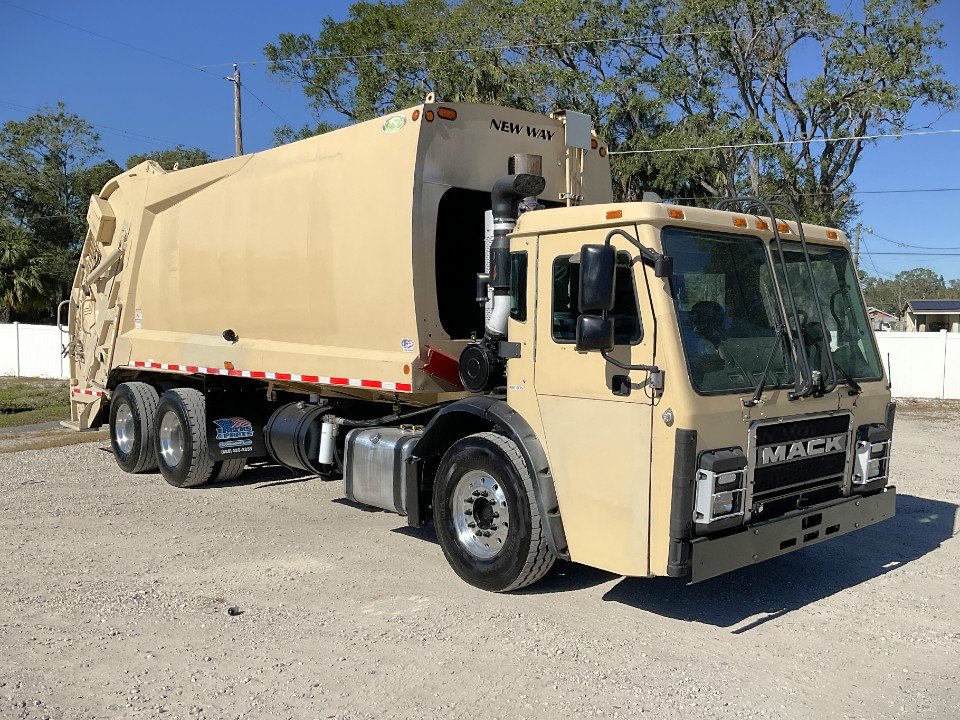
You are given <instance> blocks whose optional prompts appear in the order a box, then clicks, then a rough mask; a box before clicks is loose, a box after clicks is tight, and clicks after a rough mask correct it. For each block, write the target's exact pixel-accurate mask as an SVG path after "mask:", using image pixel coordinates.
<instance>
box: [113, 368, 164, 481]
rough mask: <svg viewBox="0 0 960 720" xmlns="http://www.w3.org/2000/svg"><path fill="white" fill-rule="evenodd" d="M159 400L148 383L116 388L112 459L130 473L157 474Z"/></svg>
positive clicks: (126, 384) (134, 383) (114, 395)
mask: <svg viewBox="0 0 960 720" xmlns="http://www.w3.org/2000/svg"><path fill="white" fill-rule="evenodd" d="M159 402H160V396H159V394H158V393H157V391H156V390H154V389H153V387H151V386H150V385H147V384H146V383H139V382H129V383H122V384H121V385H118V386H117V389H116V390H114V392H113V397H112V398H111V399H110V445H111V447H112V448H113V456H114V457H115V458H116V460H117V465H119V466H120V467H121V468H122V469H123V470H125V471H126V472H128V473H140V472H148V471H150V470H156V468H157V456H156V452H155V445H154V442H153V431H154V425H155V424H156V418H157V404H158V403H159Z"/></svg>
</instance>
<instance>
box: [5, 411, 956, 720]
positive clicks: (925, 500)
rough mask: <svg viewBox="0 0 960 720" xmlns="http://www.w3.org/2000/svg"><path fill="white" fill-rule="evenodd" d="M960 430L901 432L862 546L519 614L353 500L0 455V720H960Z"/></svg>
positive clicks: (272, 475)
mask: <svg viewBox="0 0 960 720" xmlns="http://www.w3.org/2000/svg"><path fill="white" fill-rule="evenodd" d="M934 410H936V408H934ZM958 432H960V412H957V411H956V410H954V409H952V408H951V409H950V410H949V411H947V412H944V411H943V410H942V409H940V410H936V411H931V410H930V408H929V407H926V406H920V407H917V408H913V409H911V410H908V411H907V412H904V413H901V414H900V416H899V417H898V421H897V436H896V439H895V445H894V453H895V461H894V466H895V467H894V475H895V478H896V481H897V485H898V487H899V492H900V498H899V505H898V515H897V517H896V518H895V519H893V520H890V521H888V522H886V523H882V524H880V525H877V526H874V527H871V528H867V529H865V530H862V531H860V532H859V533H854V534H852V535H848V536H845V537H842V538H839V539H837V540H834V541H832V542H828V543H823V544H820V545H817V546H815V547H811V548H807V549H805V550H801V551H798V552H796V553H793V554H792V555H789V556H786V557H782V558H779V559H777V560H773V561H770V562H767V563H764V564H761V565H758V566H756V567H753V568H748V569H745V570H741V571H738V572H735V573H732V574H729V575H727V576H723V577H720V578H716V579H714V580H712V581H708V582H706V583H702V584H700V585H696V586H692V587H687V586H684V585H683V584H682V583H681V582H678V581H674V580H669V579H655V580H644V579H624V578H621V577H617V576H613V575H610V574H607V573H603V572H598V571H595V570H591V569H588V568H584V567H580V566H576V565H569V564H558V565H557V566H556V567H555V568H554V570H553V571H552V572H551V574H550V575H549V576H548V577H547V578H546V580H545V581H544V582H542V583H540V584H539V585H537V586H535V587H534V588H532V589H530V591H527V592H521V593H515V594H510V595H493V594H488V593H484V592H481V591H479V590H475V589H473V588H471V587H469V586H467V585H465V584H464V583H462V582H460V581H459V580H458V579H457V578H456V576H455V575H454V574H453V572H452V571H451V570H450V569H449V568H448V567H447V566H446V564H445V562H444V559H443V556H442V554H441V551H440V548H439V546H438V545H437V544H436V541H435V538H434V537H433V535H432V534H431V533H430V532H429V531H412V530H409V529H408V528H406V526H405V525H404V522H403V520H402V519H401V518H399V517H397V516H395V515H390V514H386V513H381V512H371V511H365V510H363V509H361V508H358V507H356V506H353V505H351V504H349V503H346V502H344V501H342V500H341V499H340V497H341V491H340V487H339V484H337V483H325V482H321V481H318V480H315V479H310V478H302V477H297V476H295V475H292V474H290V473H289V472H288V471H285V470H282V469H278V468H271V467H257V468H250V469H248V470H247V471H246V472H245V473H244V475H243V476H242V477H241V479H240V481H238V482H235V483H231V484H228V485H225V486H223V485H221V486H213V487H210V488H201V489H197V490H177V489H175V488H172V487H170V486H168V485H166V484H165V483H164V482H163V481H162V480H161V479H160V477H159V476H158V475H143V476H129V475H124V474H123V473H121V472H120V470H119V469H118V468H117V467H116V465H115V464H114V461H113V458H112V457H111V455H110V454H109V453H108V452H104V451H103V450H102V445H103V443H88V444H83V445H76V446H73V447H60V448H52V449H44V450H28V451H24V452H13V453H9V454H0V491H2V494H0V717H3V718H159V717H163V718H208V719H209V720H215V719H216V720H220V719H224V718H241V717H247V718H378V719H380V718H392V717H398V718H399V717H424V718H434V717H440V716H444V717H449V718H459V717H464V718H467V717H469V718H477V717H492V718H531V717H545V718H555V717H558V716H562V715H570V716H576V717H581V716H602V717H614V718H616V717H623V718H628V717H629V718H636V717H641V716H643V715H644V714H646V715H647V716H649V717H651V718H683V719H684V720H688V719H689V718H690V717H691V716H693V717H704V718H710V717H735V718H753V717H770V718H803V719H804V720H806V719H807V718H813V717H817V718H823V717H851V718H853V717H856V718H890V717H922V718H947V717H956V707H957V705H958V702H960V690H958V681H960V620H958V617H960V593H958V591H957V590H958V582H957V577H958V575H960V543H958V538H957V534H958V533H957V530H958V513H957V507H958V504H960V485H958V483H957V481H956V478H955V476H954V474H953V469H954V468H955V467H957V465H960V451H958V448H957V443H956V438H957V437H958ZM230 606H238V607H239V608H241V609H242V614H239V615H236V616H230V615H228V613H227V609H228V608H229V607H230Z"/></svg>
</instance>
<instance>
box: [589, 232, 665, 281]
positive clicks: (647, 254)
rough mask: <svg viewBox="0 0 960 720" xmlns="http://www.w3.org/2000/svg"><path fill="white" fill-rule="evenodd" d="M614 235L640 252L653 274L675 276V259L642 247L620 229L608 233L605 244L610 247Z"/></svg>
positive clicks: (631, 236)
mask: <svg viewBox="0 0 960 720" xmlns="http://www.w3.org/2000/svg"><path fill="white" fill-rule="evenodd" d="M614 235H620V236H621V237H623V238H625V239H626V240H628V241H629V242H630V244H631V245H633V246H634V247H635V248H637V250H639V251H640V257H641V258H642V259H643V262H644V264H645V265H649V266H650V267H652V268H653V271H654V272H653V274H654V275H656V276H657V277H658V278H659V277H670V276H671V275H673V258H672V257H669V256H668V255H662V254H660V253H658V252H657V251H656V250H651V249H650V248H648V247H646V246H645V245H641V244H640V241H639V240H637V239H636V238H635V237H634V236H633V235H631V234H630V233H628V232H626V231H625V230H621V229H620V228H614V229H613V230H611V231H610V232H608V233H607V237H606V240H604V244H605V245H607V246H609V245H610V241H611V240H612V239H613V236H614Z"/></svg>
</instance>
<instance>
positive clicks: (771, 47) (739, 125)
mask: <svg viewBox="0 0 960 720" xmlns="http://www.w3.org/2000/svg"><path fill="white" fill-rule="evenodd" d="M934 4H935V2H933V1H932V0H862V6H861V7H860V8H857V9H856V10H857V12H856V13H855V14H851V15H841V14H838V13H834V12H831V11H830V8H829V6H828V2H827V0H633V1H632V2H629V3H623V2H621V1H620V0H587V1H583V0H514V1H513V2H509V1H508V2H504V1H503V0H462V1H461V2H457V3H448V2H444V0H402V1H401V2H398V3H395V4H390V5H385V4H373V3H367V2H360V3H355V4H354V5H352V6H351V8H350V14H349V17H348V18H347V19H346V20H344V21H343V22H335V21H333V20H331V19H329V18H327V19H325V20H323V21H322V23H321V28H320V32H319V33H318V34H317V35H316V36H315V37H314V36H311V35H309V34H301V35H293V34H284V35H281V36H280V37H279V38H278V41H277V42H276V43H274V44H270V45H267V46H266V48H265V49H264V52H265V53H266V55H267V58H268V60H269V61H270V70H271V71H272V72H274V73H276V74H277V75H279V76H280V77H281V78H282V79H284V80H286V81H290V82H293V83H296V84H299V85H300V87H301V88H302V90H303V92H304V94H305V95H306V97H307V99H308V101H309V102H310V104H311V106H312V107H313V109H314V111H315V112H316V113H317V114H318V116H319V115H320V114H321V113H323V112H325V111H329V110H333V111H335V112H337V113H339V114H340V115H341V116H343V117H344V118H346V119H347V120H351V121H358V120H365V119H368V118H371V117H374V116H377V115H380V114H384V113H386V112H390V111H392V110H395V109H398V108H400V107H404V106H408V105H412V104H416V103H417V102H419V101H420V100H421V98H422V97H423V96H424V95H425V93H426V92H427V91H435V92H436V93H437V94H438V97H441V98H443V99H445V100H449V101H465V102H490V103H498V104H505V105H509V106H513V107H518V108H522V109H527V110H536V111H540V112H544V111H548V110H551V109H553V108H555V107H558V106H561V107H567V108H569V109H571V110H580V111H583V112H588V113H590V114H591V115H592V116H593V117H594V119H595V121H596V123H597V128H598V131H599V132H600V134H601V136H602V137H603V138H604V139H605V140H606V142H607V143H608V146H609V148H610V149H611V150H614V151H617V150H620V151H634V154H624V155H620V154H615V155H614V156H612V157H613V160H612V169H613V174H614V181H615V189H616V190H617V193H618V195H619V196H620V197H623V198H626V199H636V198H638V197H639V196H640V193H641V192H642V191H643V190H644V189H654V190H657V191H660V192H661V193H663V194H666V195H668V196H673V197H691V198H703V199H706V198H710V197H713V196H719V195H731V194H739V193H743V192H751V193H754V194H756V193H762V194H765V195H776V196H781V197H782V198H783V199H787V200H790V201H792V202H793V203H794V204H796V205H797V206H798V207H799V209H800V210H801V213H802V214H803V215H804V216H805V217H806V218H807V219H809V220H812V221H816V222H823V223H827V224H832V225H841V226H843V225H845V224H846V223H847V221H848V219H849V218H850V217H851V216H852V215H853V214H854V213H855V212H856V204H855V203H854V201H853V200H852V195H851V190H852V189H853V186H852V179H851V178H852V173H853V171H854V170H855V168H856V166H857V163H858V161H859V159H860V157H861V156H862V153H863V151H864V149H865V148H866V147H867V146H868V145H869V143H870V141H869V140H865V139H854V138H851V139H837V138H848V137H851V136H863V135H869V134H873V133H876V132H878V131H897V130H899V129H902V128H904V127H906V123H907V119H908V114H909V112H910V110H911V109H912V108H913V107H915V106H917V105H932V106H936V107H940V108H942V109H944V110H946V109H949V108H952V107H953V106H954V105H955V104H956V102H957V90H956V88H955V87H954V86H953V85H952V84H950V83H949V82H947V81H946V80H945V79H944V78H943V69H942V68H941V67H940V66H939V65H937V64H936V63H935V62H934V61H933V60H932V58H931V50H932V49H934V48H938V47H942V46H943V41H942V39H941V37H940V30H941V28H940V25H939V24H937V23H934V22H931V21H930V20H929V18H928V11H929V9H930V7H932V6H933V5H934ZM803 58H806V59H805V60H803ZM810 58H814V59H815V60H813V61H811V60H810ZM824 137H826V138H833V139H832V140H829V141H826V142H801V143H792V142H791V141H793V140H796V139H801V140H805V141H812V140H814V139H816V138H824ZM757 143H760V144H761V145H758V146H756V147H728V148H724V149H713V150H703V151H683V152H673V151H672V150H673V149H675V148H687V147H700V146H705V145H707V146H713V145H750V144H757ZM763 143H780V144H779V145H774V146H770V145H762V144H763ZM636 151H643V152H640V153H637V152H636Z"/></svg>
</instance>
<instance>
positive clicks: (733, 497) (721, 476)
mask: <svg viewBox="0 0 960 720" xmlns="http://www.w3.org/2000/svg"><path fill="white" fill-rule="evenodd" d="M746 466H747V458H746V457H745V456H744V454H743V453H742V452H741V451H740V450H739V449H735V450H715V451H713V452H707V453H704V454H703V455H702V456H701V457H700V467H699V469H698V470H697V491H696V502H695V505H694V521H695V522H696V523H697V525H698V526H700V527H701V528H702V529H705V530H706V529H709V530H714V529H719V528H720V527H721V526H722V527H728V526H730V525H733V524H736V523H737V522H741V521H742V519H743V504H744V497H745V495H746V487H747V470H746ZM720 521H727V522H723V523H720ZM713 523H718V525H717V526H715V527H711V528H706V527H704V526H706V525H711V524H713Z"/></svg>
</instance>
